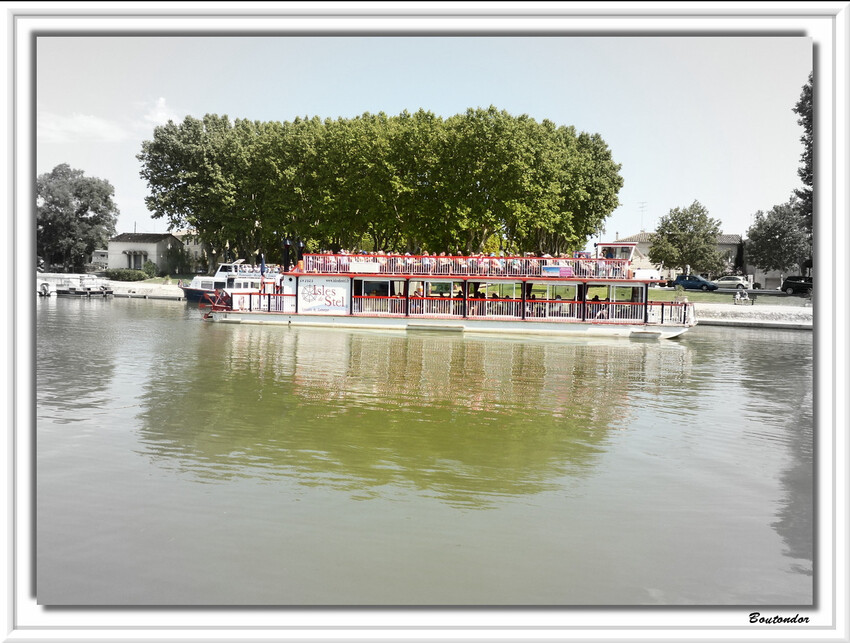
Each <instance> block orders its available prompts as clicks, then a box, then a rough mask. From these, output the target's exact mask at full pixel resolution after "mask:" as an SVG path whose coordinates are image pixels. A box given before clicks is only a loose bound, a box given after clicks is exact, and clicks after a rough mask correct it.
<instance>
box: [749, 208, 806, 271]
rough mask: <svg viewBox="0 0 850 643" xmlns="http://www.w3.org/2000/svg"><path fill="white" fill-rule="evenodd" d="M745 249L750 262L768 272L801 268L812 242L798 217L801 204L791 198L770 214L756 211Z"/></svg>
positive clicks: (773, 209)
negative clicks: (794, 267)
mask: <svg viewBox="0 0 850 643" xmlns="http://www.w3.org/2000/svg"><path fill="white" fill-rule="evenodd" d="M745 252H746V255H747V258H748V261H749V263H751V264H753V265H755V266H758V267H759V268H761V269H762V270H765V271H768V270H779V271H782V272H785V271H787V270H789V269H790V268H791V267H793V266H797V267H799V268H801V269H802V266H803V264H804V262H805V260H806V259H807V258H808V257H810V256H811V242H810V238H809V234H808V231H807V230H806V226H805V223H804V221H802V220H801V219H800V216H799V204H798V203H796V201H795V200H794V199H793V198H792V199H791V200H790V201H788V203H783V204H782V205H775V206H773V207H772V208H771V209H770V210H769V211H768V212H767V213H764V212H762V211H758V212H756V215H755V222H754V223H753V225H752V226H750V228H749V229H748V230H747V242H746V245H745Z"/></svg>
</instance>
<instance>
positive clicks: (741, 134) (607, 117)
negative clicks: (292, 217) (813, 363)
mask: <svg viewBox="0 0 850 643" xmlns="http://www.w3.org/2000/svg"><path fill="white" fill-rule="evenodd" d="M812 60H813V46H812V40H811V38H809V37H806V36H790V37H786V36H766V35H762V36H758V35H757V36H746V35H741V36H704V35H696V36H690V37H688V36H660V37H650V36H627V37H622V36H616V37H615V36H610V37H606V36H601V37H597V36H572V37H557V36H534V35H531V36H518V37H511V36H488V35H474V34H473V35H469V36H456V37H447V36H374V37H370V36H361V35H352V36H343V37H339V36H293V37H288V36H281V37H261V36H251V35H243V36H230V37H228V36H222V37H205V36H171V37H166V36H156V35H154V36H128V35H121V36H85V35H79V36H64V35H57V36H39V37H38V38H37V41H36V66H35V74H36V78H35V86H36V110H37V115H36V130H37V131H36V170H37V172H38V174H42V173H45V172H49V171H50V170H52V169H53V168H54V167H55V166H56V165H59V164H60V163H67V164H69V165H70V166H71V167H73V168H76V169H80V170H83V171H84V172H85V174H86V176H95V177H98V178H102V179H106V180H108V181H109V182H110V184H112V186H113V187H114V188H115V201H116V204H117V206H118V208H119V210H120V215H119V218H118V224H117V232H118V233H122V232H134V231H135V232H167V231H168V223H167V220H165V219H153V218H152V217H151V215H150V212H149V211H148V210H147V209H146V207H145V204H144V198H145V196H146V194H147V186H146V184H145V182H144V181H143V180H142V179H141V178H140V176H139V172H140V169H141V165H140V163H139V161H138V160H137V159H136V155H137V154H138V153H139V152H140V150H141V145H142V141H144V140H150V139H151V138H152V137H153V131H154V128H155V127H156V126H158V125H162V124H164V123H166V122H167V121H168V120H169V119H170V120H173V121H175V122H180V121H182V120H183V119H184V118H185V117H186V116H193V117H196V118H201V117H203V116H204V115H205V114H219V115H227V116H229V117H230V118H231V120H235V119H250V120H259V121H281V122H283V121H292V120H293V119H295V118H296V117H299V116H300V117H312V116H319V117H320V118H322V119H324V118H333V119H335V118H338V117H344V118H351V117H355V116H358V115H360V114H363V113H365V112H370V113H377V112H384V113H386V114H388V115H396V114H399V113H401V112H402V111H404V110H408V111H411V112H413V111H416V110H419V109H424V110H426V111H430V112H433V113H435V114H437V115H439V116H442V117H449V116H452V115H454V114H459V113H463V112H465V111H466V110H467V109H468V108H476V107H483V108H486V107H489V106H490V105H493V106H495V107H496V108H497V109H500V110H505V111H507V112H508V113H510V114H513V115H516V116H518V115H522V114H525V115H528V116H530V117H531V118H534V119H535V120H537V121H542V120H543V119H548V120H550V121H553V122H554V123H555V124H556V125H559V126H560V125H563V126H574V127H575V128H576V129H577V130H578V131H582V132H588V133H591V134H599V135H600V136H601V137H602V139H603V140H604V141H605V142H606V143H607V144H608V147H609V148H610V150H611V153H612V157H613V159H614V161H615V162H617V163H619V164H621V166H622V167H621V169H620V174H621V176H622V177H623V180H624V185H623V188H622V189H621V191H620V194H619V201H620V206H619V207H618V208H617V209H616V210H615V211H614V212H613V213H612V215H611V216H610V217H609V218H608V219H607V220H606V222H605V230H604V233H603V234H602V235H601V238H600V239H594V240H601V241H612V240H614V239H615V238H618V237H619V238H623V237H627V236H630V235H633V234H637V233H638V232H641V231H647V232H652V231H654V230H655V228H656V227H657V225H658V221H659V219H660V218H661V217H662V216H665V215H666V214H668V213H669V212H670V210H672V209H674V208H686V207H688V206H689V205H691V204H692V203H693V202H695V201H698V202H699V203H701V204H702V205H703V206H705V207H706V209H707V210H708V213H709V216H711V217H712V218H714V219H718V220H719V221H720V222H721V231H722V232H723V233H725V234H739V235H742V236H746V231H747V229H748V228H749V227H750V226H751V225H752V223H753V222H754V215H755V214H756V212H758V211H764V212H766V211H768V210H770V208H772V207H773V206H774V205H779V204H782V203H785V202H787V201H788V200H789V198H790V197H791V195H792V193H793V191H794V190H795V189H797V188H800V187H802V184H801V182H800V179H799V177H798V175H797V170H798V169H799V167H800V165H801V160H800V157H801V154H802V152H803V146H802V143H801V141H800V138H801V136H802V134H803V129H802V127H801V126H800V125H799V124H798V123H797V119H798V116H797V115H796V114H795V113H794V112H793V111H792V110H793V108H794V106H795V105H796V103H797V101H798V100H799V98H800V95H801V92H802V89H803V86H804V85H805V84H806V82H807V81H808V76H809V73H810V72H811V70H812ZM592 241H593V240H592Z"/></svg>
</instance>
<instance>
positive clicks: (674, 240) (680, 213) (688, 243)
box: [649, 201, 726, 273]
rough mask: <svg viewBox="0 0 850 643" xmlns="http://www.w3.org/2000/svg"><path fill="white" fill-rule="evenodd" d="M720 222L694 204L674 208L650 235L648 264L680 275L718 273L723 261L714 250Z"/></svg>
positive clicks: (701, 207) (721, 268)
mask: <svg viewBox="0 0 850 643" xmlns="http://www.w3.org/2000/svg"><path fill="white" fill-rule="evenodd" d="M719 234H720V221H718V220H717V219H712V218H710V217H709V216H708V210H707V209H706V208H705V207H704V206H703V205H702V204H701V203H699V202H698V201H694V202H693V203H692V204H691V205H690V206H689V207H687V208H674V209H672V210H670V212H669V213H668V214H667V215H666V216H663V217H661V219H660V220H659V222H658V228H656V230H655V232H654V233H653V234H652V236H651V239H650V244H651V245H650V247H649V260H650V261H651V262H652V263H655V264H664V265H666V266H669V267H673V268H679V269H681V270H682V271H685V270H687V269H688V268H690V270H691V272H697V273H699V272H709V273H710V272H720V271H722V270H723V269H724V266H725V263H726V260H725V258H724V257H723V255H722V254H721V253H720V251H719V250H718V249H717V237H718V235H719Z"/></svg>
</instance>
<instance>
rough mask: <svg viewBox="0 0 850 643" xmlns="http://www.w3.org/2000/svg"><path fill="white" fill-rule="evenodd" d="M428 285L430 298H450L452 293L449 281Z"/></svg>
mask: <svg viewBox="0 0 850 643" xmlns="http://www.w3.org/2000/svg"><path fill="white" fill-rule="evenodd" d="M429 285H430V296H431V297H451V295H452V292H454V290H453V288H452V283H451V282H450V281H437V282H431V283H430V284H429Z"/></svg>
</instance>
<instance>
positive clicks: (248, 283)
mask: <svg viewBox="0 0 850 643" xmlns="http://www.w3.org/2000/svg"><path fill="white" fill-rule="evenodd" d="M260 270H261V269H260V267H259V266H252V265H248V264H246V263H244V260H243V259H238V260H236V261H234V262H232V263H222V264H219V266H218V268H217V269H216V271H215V274H214V275H195V276H194V277H193V278H192V281H191V282H189V283H188V284H183V283H179V284H177V285H178V286H179V288H180V289H181V290H182V291H183V296H184V297H185V298H186V300H188V301H201V300H205V299H206V298H207V297H211V296H213V295H215V292H216V291H217V290H223V289H227V290H239V291H240V292H259V291H260V281H261V279H262V276H263V275H262V274H261V272H260ZM275 270H277V268H276V267H275Z"/></svg>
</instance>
